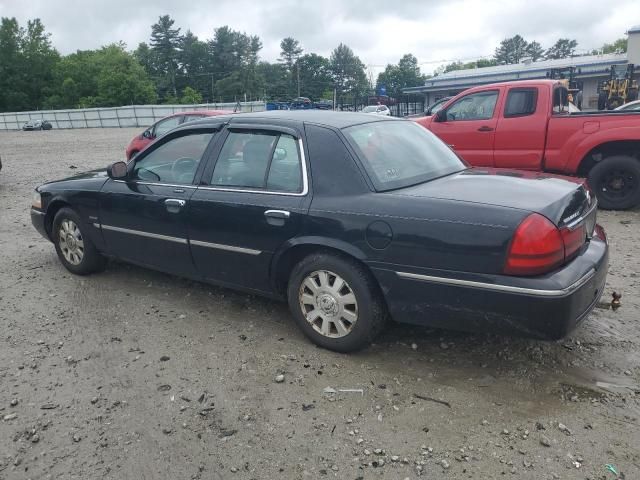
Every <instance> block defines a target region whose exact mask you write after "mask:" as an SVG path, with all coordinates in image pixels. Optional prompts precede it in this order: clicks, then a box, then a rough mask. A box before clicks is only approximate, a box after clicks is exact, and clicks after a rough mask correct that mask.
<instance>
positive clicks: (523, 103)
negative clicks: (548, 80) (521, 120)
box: [504, 88, 538, 118]
mask: <svg viewBox="0 0 640 480" xmlns="http://www.w3.org/2000/svg"><path fill="white" fill-rule="evenodd" d="M537 100H538V89H537V88H512V89H511V90H509V93H508V94H507V103H506V105H505V107H504V116H505V118H509V117H524V116H527V115H532V114H533V113H535V111H536V103H537Z"/></svg>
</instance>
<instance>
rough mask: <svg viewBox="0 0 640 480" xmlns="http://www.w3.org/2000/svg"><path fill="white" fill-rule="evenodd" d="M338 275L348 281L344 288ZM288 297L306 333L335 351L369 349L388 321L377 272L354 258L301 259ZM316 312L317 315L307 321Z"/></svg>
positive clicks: (320, 256)
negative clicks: (340, 284)
mask: <svg viewBox="0 0 640 480" xmlns="http://www.w3.org/2000/svg"><path fill="white" fill-rule="evenodd" d="M339 279H341V280H343V281H344V286H343V287H342V288H339V287H338V285H337V283H336V282H339ZM310 282H311V283H310ZM310 286H313V287H315V288H313V289H312V288H310ZM287 297H288V300H289V308H290V309H291V313H292V314H293V317H294V319H295V321H296V323H297V324H298V326H299V327H300V329H301V330H302V332H303V333H304V334H305V335H306V336H307V337H308V338H309V339H310V340H311V341H312V342H313V343H315V344H316V345H319V346H321V347H323V348H327V349H329V350H334V351H336V352H343V353H346V352H353V351H355V350H359V349H361V348H363V347H366V346H367V345H369V344H370V343H371V342H372V341H373V339H374V338H375V337H376V336H377V335H378V334H379V333H380V332H381V331H382V329H383V327H384V324H385V322H386V320H387V309H386V305H385V303H384V299H383V297H382V292H381V291H380V288H379V286H378V284H377V283H376V281H375V279H374V278H373V277H372V275H371V274H370V273H369V272H368V271H367V270H366V269H365V268H364V267H363V266H362V265H360V264H359V263H357V262H356V261H355V260H351V259H349V258H345V257H342V256H338V255H334V254H331V253H324V252H318V253H314V254H312V255H309V256H307V257H306V258H304V259H303V260H302V261H301V262H300V263H298V264H297V265H296V266H295V267H294V268H293V270H292V272H291V275H290V277H289V284H288V287H287ZM305 297H306V302H307V303H305ZM351 299H353V301H351ZM314 312H315V313H314ZM311 316H313V317H315V318H313V320H307V317H309V318H311ZM352 320H353V321H352ZM323 330H324V332H325V333H322V331H323Z"/></svg>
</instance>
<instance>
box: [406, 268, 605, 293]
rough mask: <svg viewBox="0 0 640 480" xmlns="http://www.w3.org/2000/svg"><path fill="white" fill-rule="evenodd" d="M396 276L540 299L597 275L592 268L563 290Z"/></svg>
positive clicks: (567, 291) (453, 279)
mask: <svg viewBox="0 0 640 480" xmlns="http://www.w3.org/2000/svg"><path fill="white" fill-rule="evenodd" d="M396 274H397V275H398V276H399V277H400V278H405V279H410V280H420V281H424V282H432V283H443V284H446V285H456V286H460V287H471V288H479V289H482V290H493V291H496V292H507V293H520V294H524V295H534V296H538V297H563V296H565V295H568V294H569V293H571V292H573V291H574V290H577V289H578V288H580V287H581V286H582V285H584V284H585V283H587V282H588V281H589V280H590V279H591V278H592V277H593V275H594V274H595V269H593V268H592V269H591V270H589V271H588V272H587V273H586V274H584V275H583V276H582V277H581V278H580V279H579V280H577V281H576V282H575V283H573V284H571V285H569V286H568V287H566V288H563V289H561V290H540V289H536V288H525V287H514V286H511V285H499V284H494V283H485V282H474V281H471V280H460V279H457V278H445V277H433V276H430V275H420V274H417V273H408V272H396Z"/></svg>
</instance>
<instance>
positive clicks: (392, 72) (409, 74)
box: [376, 53, 426, 96]
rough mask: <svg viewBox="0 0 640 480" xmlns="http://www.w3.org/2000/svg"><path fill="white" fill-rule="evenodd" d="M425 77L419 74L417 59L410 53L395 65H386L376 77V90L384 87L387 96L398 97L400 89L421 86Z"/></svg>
mask: <svg viewBox="0 0 640 480" xmlns="http://www.w3.org/2000/svg"><path fill="white" fill-rule="evenodd" d="M425 79H426V77H425V76H424V75H422V73H420V67H419V66H418V59H417V58H416V57H414V56H413V55H411V54H410V53H408V54H406V55H404V56H403V57H402V58H401V59H400V61H399V62H398V64H397V65H387V67H386V68H385V69H384V71H383V72H382V73H380V74H379V75H378V81H377V82H376V90H378V89H379V88H380V86H382V85H384V86H385V88H386V90H387V95H390V96H398V95H400V94H401V93H402V89H403V88H406V87H415V86H418V85H423V84H424V81H425Z"/></svg>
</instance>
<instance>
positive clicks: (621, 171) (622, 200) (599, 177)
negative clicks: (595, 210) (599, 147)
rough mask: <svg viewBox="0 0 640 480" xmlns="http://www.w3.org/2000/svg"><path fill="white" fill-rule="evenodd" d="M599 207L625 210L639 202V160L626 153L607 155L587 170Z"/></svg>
mask: <svg viewBox="0 0 640 480" xmlns="http://www.w3.org/2000/svg"><path fill="white" fill-rule="evenodd" d="M588 181H589V185H590V186H591V188H592V189H593V191H594V192H595V194H596V196H597V197H598V204H599V205H600V207H602V208H604V209H607V210H625V209H627V208H631V207H634V206H636V205H638V204H639V203H640V161H638V160H637V159H635V158H633V157H630V156H628V155H615V156H612V157H607V158H604V159H603V160H601V161H600V162H598V163H597V164H595V165H594V166H593V168H592V169H591V171H590V172H589V177H588Z"/></svg>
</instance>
